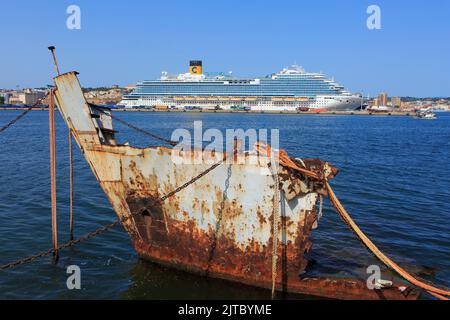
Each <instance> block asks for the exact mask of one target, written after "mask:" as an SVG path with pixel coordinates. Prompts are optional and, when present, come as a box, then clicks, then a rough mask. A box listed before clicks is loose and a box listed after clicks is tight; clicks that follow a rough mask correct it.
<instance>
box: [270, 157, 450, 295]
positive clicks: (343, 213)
mask: <svg viewBox="0 0 450 320" xmlns="http://www.w3.org/2000/svg"><path fill="white" fill-rule="evenodd" d="M279 159H280V160H279V161H280V164H281V165H282V166H284V167H288V168H291V169H293V170H296V171H299V172H300V173H302V174H304V175H306V176H308V177H310V178H313V179H315V180H319V181H320V180H322V181H323V183H324V185H325V187H326V190H327V193H328V196H329V197H330V200H331V203H332V204H333V206H334V207H335V209H336V211H337V212H338V214H339V215H340V217H341V218H342V219H343V220H344V222H345V223H346V224H347V225H348V226H349V227H350V228H351V229H352V231H353V232H354V233H355V234H356V236H357V237H358V238H359V240H361V242H362V243H363V244H364V245H365V246H366V248H367V249H368V250H369V251H370V252H372V253H373V254H374V255H375V257H376V258H378V260H380V261H381V262H382V263H383V264H385V265H386V266H387V267H388V268H389V269H391V270H393V271H395V272H396V273H397V274H398V275H399V276H400V277H402V278H403V279H405V280H406V281H408V282H409V283H411V284H412V285H414V286H416V287H419V288H421V289H423V290H425V291H427V292H428V293H429V294H431V295H433V296H435V297H436V298H439V299H442V300H449V298H448V296H450V290H449V289H441V288H438V287H436V286H434V285H431V284H428V283H426V282H424V281H422V280H419V279H418V278H417V277H415V276H413V275H411V274H410V273H409V272H408V271H406V270H405V269H403V268H401V267H400V266H399V265H398V264H396V263H395V262H394V261H392V260H391V259H390V258H388V257H387V256H386V255H385V254H384V253H383V252H381V250H380V249H378V247H377V246H376V245H375V244H374V243H373V242H372V241H371V240H370V239H369V238H368V237H367V236H366V235H365V234H364V232H362V231H361V229H360V228H359V227H358V225H357V224H356V223H355V222H354V221H353V219H352V218H351V216H350V214H349V213H348V212H347V210H345V208H344V206H343V205H342V203H341V202H340V201H339V199H338V198H337V196H336V194H335V193H334V191H333V189H332V188H331V185H330V183H329V181H328V178H327V176H326V174H325V175H324V176H323V178H321V177H320V175H319V174H317V173H316V172H313V171H310V170H307V169H304V168H300V167H298V166H297V164H296V163H294V162H293V161H292V160H291V159H290V158H289V157H287V156H286V155H285V154H283V153H280V156H279Z"/></svg>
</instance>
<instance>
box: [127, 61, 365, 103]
mask: <svg viewBox="0 0 450 320" xmlns="http://www.w3.org/2000/svg"><path fill="white" fill-rule="evenodd" d="M361 102H362V99H361V96H360V95H356V94H351V93H350V92H348V91H346V90H345V89H344V87H343V86H341V85H340V84H338V83H337V82H335V81H334V80H332V79H328V78H326V77H325V76H324V75H323V74H321V73H310V72H306V71H305V70H304V69H303V68H301V67H300V66H297V65H293V66H291V67H288V68H284V69H283V70H281V71H280V72H278V73H275V74H272V75H271V76H267V77H263V78H253V79H242V78H235V77H232V76H231V74H228V75H226V74H223V73H219V74H215V75H206V74H204V73H203V71H202V62H201V61H198V60H196V61H191V62H190V67H189V72H188V73H183V74H179V75H178V76H171V75H169V74H168V73H167V72H162V75H161V78H160V79H158V80H145V81H141V82H139V83H137V85H136V89H135V90H133V92H131V93H130V94H128V95H125V96H124V97H123V100H122V101H121V103H120V105H121V106H125V107H139V106H140V107H156V106H167V107H171V108H184V107H187V106H191V107H198V108H205V109H210V108H218V107H220V108H223V109H230V108H233V107H236V106H240V107H245V108H247V109H251V110H259V111H264V110H268V111H269V110H270V111H277V110H280V111H282V110H289V111H294V110H298V109H299V108H301V109H303V108H307V109H309V110H315V111H331V110H336V111H337V110H354V109H356V108H358V107H360V106H361Z"/></svg>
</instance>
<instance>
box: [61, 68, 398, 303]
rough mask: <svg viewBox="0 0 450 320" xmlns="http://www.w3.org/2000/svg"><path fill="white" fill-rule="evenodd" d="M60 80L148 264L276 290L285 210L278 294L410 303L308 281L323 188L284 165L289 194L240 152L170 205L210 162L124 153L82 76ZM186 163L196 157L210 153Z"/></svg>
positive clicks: (64, 105)
mask: <svg viewBox="0 0 450 320" xmlns="http://www.w3.org/2000/svg"><path fill="white" fill-rule="evenodd" d="M54 81H55V84H56V88H57V90H56V92H55V95H56V102H57V105H58V107H59V110H60V112H61V114H62V116H63V118H64V120H65V121H66V123H67V125H68V127H69V129H70V130H71V131H72V133H73V135H74V137H75V140H76V142H77V144H78V145H79V147H80V148H81V150H82V152H83V154H84V156H85V158H86V160H87V162H88V163H89V165H90V167H91V169H92V171H93V173H94V175H95V176H96V178H97V180H98V182H99V183H100V185H101V187H102V188H103V190H104V192H105V193H106V195H107V197H108V199H109V201H110V202H111V204H112V206H113V208H114V210H115V211H116V213H117V215H118V216H119V217H120V218H121V219H122V220H123V221H124V222H123V226H124V228H125V229H126V231H127V232H128V233H129V235H130V238H131V240H132V243H133V246H134V248H135V249H136V251H137V252H138V254H139V255H140V256H141V257H143V258H145V259H149V260H151V261H154V262H157V263H161V264H165V265H169V266H172V267H175V268H179V269H183V270H187V271H190V272H195V273H199V274H202V275H207V276H211V277H217V278H223V279H228V280H232V281H238V282H241V283H245V284H249V285H254V286H259V287H264V288H271V286H272V277H273V276H274V275H273V270H272V259H273V252H274V251H273V248H274V244H273V243H274V238H273V235H274V223H273V221H274V214H275V213H274V212H275V210H274V208H275V207H278V208H279V215H280V217H279V219H278V220H277V221H278V222H277V226H276V229H277V234H276V235H275V236H276V240H277V241H276V242H277V250H276V252H277V256H278V260H277V272H276V288H277V290H283V291H286V292H297V293H304V294H313V295H318V296H325V297H332V298H363V299H378V298H380V294H381V296H382V297H381V298H387V299H389V298H394V299H399V298H404V297H403V296H402V295H400V294H399V291H398V289H396V288H391V289H388V290H383V291H378V292H374V291H372V290H368V289H366V288H365V284H364V283H363V282H357V281H331V280H319V279H303V280H302V279H301V278H300V276H299V275H301V274H302V273H303V272H304V270H305V268H306V266H307V264H308V261H307V260H306V258H305V256H304V254H305V253H307V252H308V251H309V250H310V249H311V246H312V245H311V242H310V241H309V236H310V234H311V232H312V230H313V228H314V227H315V226H317V222H318V212H317V202H318V199H319V194H325V191H324V190H323V186H322V184H321V183H320V182H317V181H312V180H310V179H309V178H307V177H305V176H301V175H299V174H298V173H294V172H292V170H289V168H284V167H282V166H279V167H278V168H279V169H278V170H279V171H278V174H279V177H280V185H281V190H282V191H281V192H280V191H279V189H280V188H279V187H278V186H277V185H276V184H277V183H276V182H275V181H276V180H275V179H274V176H273V174H272V172H271V169H270V162H268V161H267V158H265V157H261V156H260V155H259V154H257V153H255V152H247V153H238V154H236V155H235V157H234V159H233V161H230V162H227V163H224V164H222V165H220V166H218V167H217V168H216V169H215V170H213V171H211V172H210V173H209V174H207V175H206V176H204V177H202V178H201V179H199V180H198V181H196V182H195V183H194V184H192V185H190V186H189V187H187V188H185V189H183V190H181V191H179V192H178V193H176V194H175V195H173V196H171V197H169V198H168V199H167V200H166V201H164V202H160V201H159V199H160V198H161V197H162V196H163V195H165V194H168V193H169V192H171V191H173V190H174V189H176V188H177V187H179V186H180V185H182V184H184V183H185V182H187V181H189V180H190V179H191V178H193V177H195V176H197V175H198V174H200V173H201V172H203V171H204V170H206V169H207V168H209V167H210V164H208V163H200V164H195V165H194V164H192V165H190V164H177V163H175V162H174V161H173V158H172V157H173V150H172V149H169V148H165V147H150V148H144V149H141V148H134V147H131V146H128V145H118V144H117V143H116V141H115V138H114V133H115V132H114V130H113V127H112V120H111V117H110V116H109V112H108V111H102V112H99V111H98V110H97V109H96V108H94V107H93V106H92V105H89V104H88V103H87V102H86V100H85V98H84V96H83V93H82V90H81V87H80V84H79V81H78V78H77V73H76V72H70V73H66V74H63V75H60V76H58V77H56V78H55V79H54ZM179 156H181V157H184V158H186V157H187V158H191V159H196V158H197V157H200V156H201V152H199V151H193V152H191V153H189V154H186V153H184V154H179ZM210 156H214V157H216V158H218V159H220V158H221V157H222V156H223V155H221V154H214V155H210ZM293 161H297V160H294V159H293ZM301 163H302V165H303V166H305V167H306V168H307V169H308V170H315V171H316V172H318V174H322V172H323V171H324V166H325V163H324V162H322V161H320V160H307V159H304V160H302V161H301ZM335 173H336V170H334V169H332V170H331V172H330V174H331V175H334V174H335ZM276 192H279V195H280V198H279V199H280V201H279V203H276V200H275V199H277V198H276V197H275V193H276Z"/></svg>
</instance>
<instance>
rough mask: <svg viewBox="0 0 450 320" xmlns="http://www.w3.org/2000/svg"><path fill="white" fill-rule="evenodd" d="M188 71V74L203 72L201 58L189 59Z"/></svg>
mask: <svg viewBox="0 0 450 320" xmlns="http://www.w3.org/2000/svg"><path fill="white" fill-rule="evenodd" d="M189 73H190V74H203V70H202V61H201V60H191V61H190V62H189Z"/></svg>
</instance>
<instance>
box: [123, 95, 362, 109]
mask: <svg viewBox="0 0 450 320" xmlns="http://www.w3.org/2000/svg"><path fill="white" fill-rule="evenodd" d="M119 105H120V106H123V107H126V108H137V107H143V108H152V107H158V106H165V107H167V108H169V107H171V108H179V109H183V108H186V107H198V108H200V109H213V108H217V107H219V108H221V109H224V110H227V109H232V108H233V107H235V106H241V107H247V108H249V109H250V110H253V111H296V110H298V109H299V108H308V109H309V110H311V111H317V112H322V111H350V110H355V109H358V108H359V107H360V106H361V97H359V96H356V95H349V96H317V97H316V98H315V99H307V98H306V99H305V98H297V97H284V98H280V97H246V98H244V97H208V98H206V97H200V96H197V97H166V96H150V97H145V98H138V99H124V100H122V101H121V103H120V104H119Z"/></svg>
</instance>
